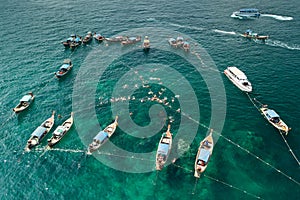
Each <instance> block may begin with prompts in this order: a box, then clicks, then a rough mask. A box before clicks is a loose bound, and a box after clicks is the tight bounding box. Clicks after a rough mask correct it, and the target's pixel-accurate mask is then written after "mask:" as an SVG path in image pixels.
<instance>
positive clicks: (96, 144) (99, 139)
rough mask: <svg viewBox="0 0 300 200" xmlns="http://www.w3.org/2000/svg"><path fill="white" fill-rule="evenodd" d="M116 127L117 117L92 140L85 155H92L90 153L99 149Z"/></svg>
mask: <svg viewBox="0 0 300 200" xmlns="http://www.w3.org/2000/svg"><path fill="white" fill-rule="evenodd" d="M117 126H118V116H116V118H115V121H114V122H113V123H112V124H110V125H108V126H107V127H106V128H105V129H104V130H103V131H100V132H99V133H98V134H97V135H96V136H95V137H94V139H93V142H92V143H91V144H90V145H89V148H88V151H87V154H92V152H94V151H96V150H97V149H99V148H100V147H101V146H102V145H103V144H104V143H105V142H106V141H107V140H108V139H109V138H110V137H111V136H112V135H113V134H114V132H115V131H116V128H117Z"/></svg>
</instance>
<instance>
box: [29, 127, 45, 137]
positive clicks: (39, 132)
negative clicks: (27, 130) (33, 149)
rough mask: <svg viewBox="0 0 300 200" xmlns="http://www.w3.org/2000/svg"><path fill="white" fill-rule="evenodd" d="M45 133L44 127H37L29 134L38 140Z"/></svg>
mask: <svg viewBox="0 0 300 200" xmlns="http://www.w3.org/2000/svg"><path fill="white" fill-rule="evenodd" d="M46 133H47V129H46V128H45V127H42V126H39V127H37V129H35V131H34V132H33V133H32V134H31V136H33V137H37V138H38V139H39V140H40V139H41V138H42V137H43V136H44V134H46Z"/></svg>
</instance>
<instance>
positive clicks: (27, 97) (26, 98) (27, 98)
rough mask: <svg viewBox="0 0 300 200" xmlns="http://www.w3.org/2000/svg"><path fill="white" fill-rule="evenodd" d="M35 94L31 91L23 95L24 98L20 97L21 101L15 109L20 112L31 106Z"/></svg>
mask: <svg viewBox="0 0 300 200" xmlns="http://www.w3.org/2000/svg"><path fill="white" fill-rule="evenodd" d="M34 98H35V96H34V95H33V93H32V92H29V93H28V94H27V95H25V96H23V97H22V99H20V103H19V104H18V105H17V106H16V107H15V108H14V109H13V111H14V112H15V113H19V112H21V111H23V110H25V109H26V108H28V107H29V106H30V104H31V103H32V102H33V100H34Z"/></svg>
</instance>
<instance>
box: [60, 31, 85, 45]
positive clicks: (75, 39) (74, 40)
mask: <svg viewBox="0 0 300 200" xmlns="http://www.w3.org/2000/svg"><path fill="white" fill-rule="evenodd" d="M81 43H82V40H81V37H80V36H77V35H76V34H72V35H71V36H70V37H69V38H68V39H67V40H66V41H64V42H63V45H64V46H65V47H66V48H75V47H78V46H79V45H81Z"/></svg>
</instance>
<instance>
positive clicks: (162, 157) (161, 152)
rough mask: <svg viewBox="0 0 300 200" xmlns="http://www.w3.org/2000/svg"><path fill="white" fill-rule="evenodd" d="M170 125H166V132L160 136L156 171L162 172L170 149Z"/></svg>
mask: <svg viewBox="0 0 300 200" xmlns="http://www.w3.org/2000/svg"><path fill="white" fill-rule="evenodd" d="M170 128H171V125H168V130H167V132H165V133H163V134H162V137H161V139H160V141H159V144H158V148H157V152H156V170H162V168H163V167H164V165H165V163H166V162H167V159H168V156H169V154H170V152H171V148H172V133H171V132H170Z"/></svg>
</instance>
